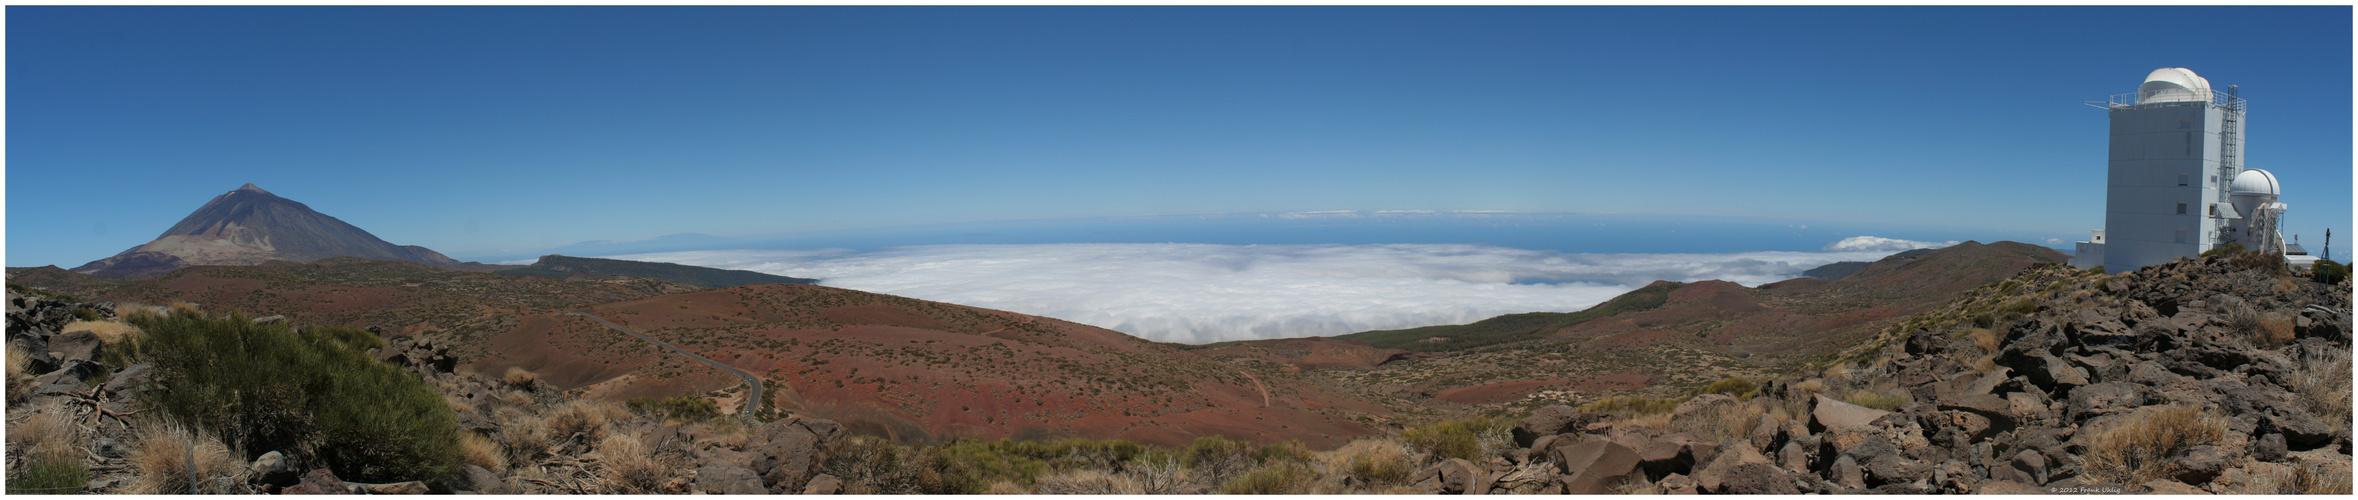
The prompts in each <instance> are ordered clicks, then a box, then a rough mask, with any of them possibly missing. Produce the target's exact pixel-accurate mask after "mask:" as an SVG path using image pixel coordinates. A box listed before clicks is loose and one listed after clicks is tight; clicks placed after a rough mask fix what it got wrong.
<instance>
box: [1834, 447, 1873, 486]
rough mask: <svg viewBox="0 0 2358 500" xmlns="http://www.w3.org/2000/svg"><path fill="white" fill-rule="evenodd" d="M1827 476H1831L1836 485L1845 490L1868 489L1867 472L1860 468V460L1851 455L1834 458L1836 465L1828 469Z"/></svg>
mask: <svg viewBox="0 0 2358 500" xmlns="http://www.w3.org/2000/svg"><path fill="white" fill-rule="evenodd" d="M1826 475H1827V476H1830V477H1829V479H1832V480H1833V481H1834V484H1838V485H1842V486H1843V487H1845V488H1851V489H1860V490H1863V489H1867V474H1866V471H1865V470H1863V469H1861V468H1860V467H1859V462H1858V459H1855V458H1851V456H1850V455H1843V456H1839V457H1834V465H1832V466H1830V467H1828V468H1827V469H1826Z"/></svg>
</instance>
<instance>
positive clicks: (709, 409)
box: [626, 395, 720, 422]
mask: <svg viewBox="0 0 2358 500" xmlns="http://www.w3.org/2000/svg"><path fill="white" fill-rule="evenodd" d="M626 404H627V405H629V406H630V409H631V410H632V411H636V412H639V413H642V414H646V415H652V416H655V417H657V418H663V419H669V420H683V421H689V422H701V421H705V420H711V419H712V417H717V416H720V403H716V402H713V400H712V398H707V397H704V396H697V395H686V396H672V397H668V398H631V399H630V401H629V402H628V403H626Z"/></svg>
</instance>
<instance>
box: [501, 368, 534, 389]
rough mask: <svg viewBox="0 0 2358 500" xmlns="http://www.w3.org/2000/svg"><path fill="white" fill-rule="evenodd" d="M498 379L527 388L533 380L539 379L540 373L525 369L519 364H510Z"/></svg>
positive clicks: (516, 386) (510, 384) (513, 385)
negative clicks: (505, 372) (506, 371)
mask: <svg viewBox="0 0 2358 500" xmlns="http://www.w3.org/2000/svg"><path fill="white" fill-rule="evenodd" d="M500 380H501V381H503V382H507V383H508V385H509V386H511V387H515V388H518V389H529V388H531V387H532V382H533V381H535V380H540V374H538V373H533V372H532V370H526V369H524V367H521V366H510V367H508V373H507V374H506V375H503V376H501V377H500Z"/></svg>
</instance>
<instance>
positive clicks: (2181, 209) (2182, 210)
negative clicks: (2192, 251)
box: [2178, 202, 2186, 243]
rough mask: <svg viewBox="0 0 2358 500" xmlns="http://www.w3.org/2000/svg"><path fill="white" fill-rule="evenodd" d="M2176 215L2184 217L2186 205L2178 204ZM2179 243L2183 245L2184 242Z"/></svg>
mask: <svg viewBox="0 0 2358 500" xmlns="http://www.w3.org/2000/svg"><path fill="white" fill-rule="evenodd" d="M2178 215H2186V204H2185V203H2183V202H2181V203H2179V204H2178ZM2181 239H2183V238H2181ZM2179 243H2185V242H2183V241H2181V242H2179Z"/></svg>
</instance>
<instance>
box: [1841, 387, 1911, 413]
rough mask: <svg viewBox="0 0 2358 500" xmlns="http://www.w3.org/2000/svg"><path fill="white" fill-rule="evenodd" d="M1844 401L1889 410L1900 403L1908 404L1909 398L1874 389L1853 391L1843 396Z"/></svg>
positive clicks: (1897, 406) (1896, 407)
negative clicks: (1874, 390)
mask: <svg viewBox="0 0 2358 500" xmlns="http://www.w3.org/2000/svg"><path fill="white" fill-rule="evenodd" d="M1842 402H1844V403H1850V404H1854V405H1859V406H1864V407H1868V408H1874V409H1877V410H1886V411H1888V410H1893V409H1898V408H1899V406H1900V405H1902V404H1907V402H1908V400H1906V399H1901V398H1899V397H1895V396H1892V395H1889V394H1883V393H1878V392H1873V391H1851V393H1850V395H1848V396H1843V397H1842Z"/></svg>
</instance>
